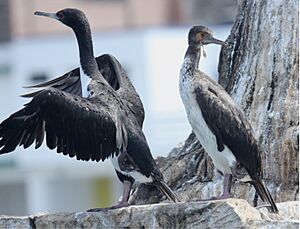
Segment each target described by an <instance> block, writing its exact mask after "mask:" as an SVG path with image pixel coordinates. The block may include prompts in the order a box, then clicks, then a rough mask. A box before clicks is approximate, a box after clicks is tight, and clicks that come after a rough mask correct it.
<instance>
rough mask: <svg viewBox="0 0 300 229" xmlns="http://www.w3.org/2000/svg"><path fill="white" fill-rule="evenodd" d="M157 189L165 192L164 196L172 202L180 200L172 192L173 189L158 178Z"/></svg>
mask: <svg viewBox="0 0 300 229" xmlns="http://www.w3.org/2000/svg"><path fill="white" fill-rule="evenodd" d="M157 186H158V188H159V190H160V191H161V192H162V193H163V194H165V196H166V197H167V198H168V199H169V200H172V201H173V202H174V203H177V202H181V201H180V199H179V198H178V196H177V195H176V194H175V193H174V192H173V190H172V189H171V188H170V187H169V186H168V185H167V184H166V183H165V182H164V181H163V180H160V181H158V184H157Z"/></svg>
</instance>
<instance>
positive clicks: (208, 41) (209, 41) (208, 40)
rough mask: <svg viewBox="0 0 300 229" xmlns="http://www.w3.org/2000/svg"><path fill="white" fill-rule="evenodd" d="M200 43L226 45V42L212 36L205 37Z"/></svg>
mask: <svg viewBox="0 0 300 229" xmlns="http://www.w3.org/2000/svg"><path fill="white" fill-rule="evenodd" d="M202 44H204V45H208V44H217V45H224V46H226V45H227V42H225V41H221V40H219V39H216V38H214V37H213V36H211V37H209V38H206V39H205V40H203V41H202Z"/></svg>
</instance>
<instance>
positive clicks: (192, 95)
mask: <svg viewBox="0 0 300 229" xmlns="http://www.w3.org/2000/svg"><path fill="white" fill-rule="evenodd" d="M212 43H213V44H218V45H225V44H226V43H225V42H223V41H220V40H217V39H216V38H214V37H213V34H212V32H211V30H209V29H208V28H207V27H205V26H194V27H192V28H191V29H190V31H189V35H188V48H187V51H186V53H185V57H184V61H183V64H182V66H181V69H180V80H179V88H180V89H179V90H180V95H181V98H182V101H183V104H184V106H185V109H186V113H187V117H188V120H189V123H190V125H191V126H192V128H193V131H194V133H195V135H196V136H197V138H198V140H199V141H200V143H201V145H202V146H203V148H204V149H205V151H206V152H207V153H208V154H209V156H210V157H211V158H212V161H213V163H214V165H215V167H216V168H217V170H218V171H219V172H220V173H221V174H223V175H224V186H223V194H222V195H221V196H220V197H218V198H228V197H230V189H231V181H232V176H235V175H236V166H237V164H238V163H239V164H240V165H241V166H243V167H244V168H245V169H246V171H247V172H248V174H249V176H250V178H251V180H250V181H249V182H250V183H251V184H253V185H254V187H255V189H256V191H257V193H258V194H259V196H260V197H261V199H262V200H263V201H267V202H268V203H269V204H270V205H271V209H272V211H273V212H278V209H277V207H276V204H275V201H274V200H273V198H272V196H271V194H270V192H269V191H268V189H267V187H266V186H265V185H264V183H263V181H262V180H261V174H262V171H261V153H262V151H261V149H260V147H259V145H258V142H257V140H256V139H255V137H254V133H253V130H252V128H251V125H250V123H249V122H248V121H247V119H246V117H245V115H244V113H243V112H242V110H241V109H240V108H239V107H238V106H237V105H236V104H235V102H234V101H233V100H232V98H231V97H230V96H229V94H228V93H227V92H226V91H225V90H224V89H223V87H222V86H221V85H219V84H218V83H217V82H215V81H214V80H212V79H211V78H210V77H209V76H207V75H206V74H205V73H204V72H202V71H200V70H199V69H198V65H199V60H200V55H201V48H202V46H203V45H208V44H212Z"/></svg>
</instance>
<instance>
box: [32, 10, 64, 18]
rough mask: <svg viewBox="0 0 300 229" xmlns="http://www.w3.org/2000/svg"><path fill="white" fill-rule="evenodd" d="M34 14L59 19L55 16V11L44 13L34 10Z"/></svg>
mask: <svg viewBox="0 0 300 229" xmlns="http://www.w3.org/2000/svg"><path fill="white" fill-rule="evenodd" d="M34 15H37V16H44V17H50V18H53V19H56V20H59V18H58V17H57V15H56V13H46V12H41V11H35V12H34Z"/></svg>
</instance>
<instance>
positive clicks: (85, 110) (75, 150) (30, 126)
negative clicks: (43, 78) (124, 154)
mask: <svg viewBox="0 0 300 229" xmlns="http://www.w3.org/2000/svg"><path fill="white" fill-rule="evenodd" d="M110 112H111V113H110ZM113 112H114V113H113ZM117 117H118V113H117V111H115V110H113V109H112V108H109V107H107V106H106V105H105V104H104V103H103V104H101V103H97V102H93V101H90V100H88V99H85V98H82V97H80V96H76V95H71V94H69V93H66V92H63V91H60V90H58V89H55V88H49V89H45V90H43V91H41V92H40V93H38V94H37V95H36V96H34V97H33V99H32V100H31V101H30V102H29V103H28V104H26V105H25V107H24V108H23V109H21V110H19V111H17V112H16V113H14V114H12V115H11V116H10V117H9V118H7V119H6V120H4V121H3V122H2V123H1V124H0V154H4V153H8V152H11V151H13V150H14V149H15V148H16V147H17V146H18V145H20V146H21V145H23V147H24V148H27V147H29V146H30V145H32V144H33V143H34V141H35V147H36V148H38V147H40V146H41V145H42V143H43V139H44V135H46V143H47V146H48V147H49V148H50V149H54V148H56V149H57V152H58V153H63V154H64V155H69V156H70V157H74V156H76V158H77V159H78V160H85V161H88V160H95V161H99V160H105V159H106V158H107V157H109V156H111V155H113V154H114V153H116V152H118V146H119V147H121V143H120V138H121V140H122V136H123V133H117V131H122V126H121V127H120V128H121V130H118V125H116V123H118V121H117ZM113 119H116V120H113ZM117 136H118V138H119V140H118V139H116V138H117ZM118 141H119V142H118Z"/></svg>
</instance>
